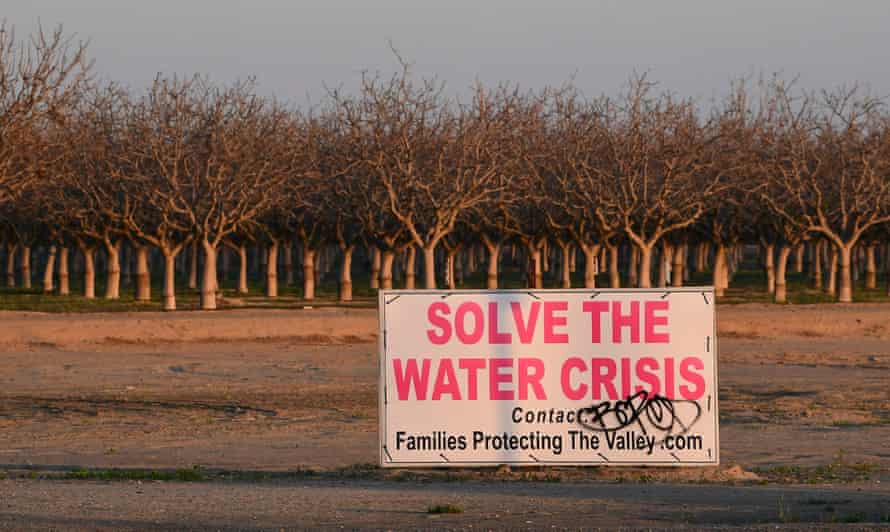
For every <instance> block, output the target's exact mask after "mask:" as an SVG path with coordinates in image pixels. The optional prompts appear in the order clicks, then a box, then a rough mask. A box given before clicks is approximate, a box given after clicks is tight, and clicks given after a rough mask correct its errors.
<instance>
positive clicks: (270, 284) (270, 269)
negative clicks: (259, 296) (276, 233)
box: [266, 239, 278, 297]
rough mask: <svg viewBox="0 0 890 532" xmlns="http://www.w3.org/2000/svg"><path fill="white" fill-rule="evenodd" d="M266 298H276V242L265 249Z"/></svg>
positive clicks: (273, 241)
mask: <svg viewBox="0 0 890 532" xmlns="http://www.w3.org/2000/svg"><path fill="white" fill-rule="evenodd" d="M266 297H278V240H275V239H273V240H272V242H271V243H270V244H269V247H268V248H266Z"/></svg>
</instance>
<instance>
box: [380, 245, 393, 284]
mask: <svg viewBox="0 0 890 532" xmlns="http://www.w3.org/2000/svg"><path fill="white" fill-rule="evenodd" d="M395 258H396V254H395V252H394V251H393V250H391V249H386V250H384V251H383V253H382V257H381V259H380V288H382V289H384V290H391V289H392V263H393V261H394V260H395Z"/></svg>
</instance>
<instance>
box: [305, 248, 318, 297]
mask: <svg viewBox="0 0 890 532" xmlns="http://www.w3.org/2000/svg"><path fill="white" fill-rule="evenodd" d="M303 299H315V250H314V249H312V248H310V247H309V245H308V244H303Z"/></svg>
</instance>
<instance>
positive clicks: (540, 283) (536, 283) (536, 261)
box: [526, 241, 544, 289]
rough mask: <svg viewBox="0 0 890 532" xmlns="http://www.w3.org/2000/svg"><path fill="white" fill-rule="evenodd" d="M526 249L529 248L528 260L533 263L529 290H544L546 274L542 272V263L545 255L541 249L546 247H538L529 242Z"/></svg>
mask: <svg viewBox="0 0 890 532" xmlns="http://www.w3.org/2000/svg"><path fill="white" fill-rule="evenodd" d="M526 247H527V248H528V258H529V261H530V262H531V264H530V265H529V266H530V269H529V270H530V271H529V288H534V289H541V288H544V272H543V270H542V268H543V264H542V263H541V258H542V257H541V255H542V254H543V250H542V249H541V248H542V247H544V246H538V245H537V244H535V242H534V241H529V242H528V244H527V245H526Z"/></svg>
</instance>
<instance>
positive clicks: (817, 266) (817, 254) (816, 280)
mask: <svg viewBox="0 0 890 532" xmlns="http://www.w3.org/2000/svg"><path fill="white" fill-rule="evenodd" d="M823 245H825V241H824V240H818V241H816V243H814V244H813V288H815V289H816V290H822V246H823Z"/></svg>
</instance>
